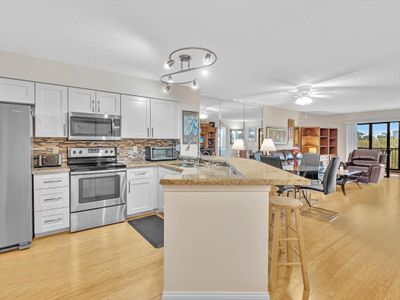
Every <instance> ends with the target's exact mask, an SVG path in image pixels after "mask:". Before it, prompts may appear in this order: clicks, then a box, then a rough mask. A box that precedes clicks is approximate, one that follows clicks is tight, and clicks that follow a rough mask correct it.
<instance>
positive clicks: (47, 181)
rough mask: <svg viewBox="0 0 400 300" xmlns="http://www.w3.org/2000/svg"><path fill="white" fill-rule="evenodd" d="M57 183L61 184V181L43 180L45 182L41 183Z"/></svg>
mask: <svg viewBox="0 0 400 300" xmlns="http://www.w3.org/2000/svg"><path fill="white" fill-rule="evenodd" d="M57 182H62V180H61V179H58V180H45V181H43V183H57Z"/></svg>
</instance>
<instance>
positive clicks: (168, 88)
mask: <svg viewBox="0 0 400 300" xmlns="http://www.w3.org/2000/svg"><path fill="white" fill-rule="evenodd" d="M170 90H171V86H170V85H169V84H167V85H166V86H165V88H164V91H165V92H166V93H168V92H169V91H170Z"/></svg>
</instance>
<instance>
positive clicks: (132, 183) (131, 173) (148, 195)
mask: <svg viewBox="0 0 400 300" xmlns="http://www.w3.org/2000/svg"><path fill="white" fill-rule="evenodd" d="M156 178H157V168H153V167H151V168H139V169H131V170H128V198H127V211H128V215H134V214H138V213H143V212H147V211H152V210H155V209H157V185H156V180H155V179H156Z"/></svg>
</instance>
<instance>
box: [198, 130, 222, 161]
mask: <svg viewBox="0 0 400 300" xmlns="http://www.w3.org/2000/svg"><path fill="white" fill-rule="evenodd" d="M200 128H201V132H200V150H201V151H209V152H210V154H211V155H215V154H216V151H217V144H218V141H217V139H218V135H217V128H216V127H215V126H214V124H213V123H201V124H200Z"/></svg>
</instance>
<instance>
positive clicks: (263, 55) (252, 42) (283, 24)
mask: <svg viewBox="0 0 400 300" xmlns="http://www.w3.org/2000/svg"><path fill="white" fill-rule="evenodd" d="M399 11H400V1H398V0H279V1H262V0H250V1H243V0H230V1H223V0H202V1H195V0H168V1H165V0H158V1H155V0H142V1H139V0H136V1H134V0H132V1H128V0H126V1H124V0H113V1H110V0H92V1H90V0H79V1H78V0H70V1H66V0H19V1H15V0H1V1H0V50H3V51H9V52H16V53H21V54H26V55H31V56H36V57H42V58H48V59H52V60H57V61H62V62H67V63H72V64H78V65H85V66H89V67H93V68H97V69H103V70H109V71H112V72H117V73H123V74H130V75H135V76H140V77H145V78H151V79H155V80H158V79H159V77H160V75H162V74H163V72H165V70H164V69H163V63H164V61H165V59H166V57H167V55H168V54H169V52H170V51H172V50H174V49H176V48H179V47H184V46H204V47H209V48H210V49H212V50H214V51H215V52H216V53H217V55H218V62H217V64H216V65H215V66H213V67H212V70H211V72H210V74H209V76H208V78H199V85H200V87H201V92H202V93H204V94H206V95H209V96H212V97H218V98H224V99H242V100H244V101H249V102H255V103H260V104H265V105H272V106H277V107H286V108H291V109H300V110H307V111H309V112H316V113H321V114H326V113H342V112H354V111H369V110H382V109H392V108H400V38H399V36H400V18H399V16H398V15H399ZM304 84H313V86H314V87H315V91H316V92H317V93H321V94H323V95H326V96H327V98H316V99H315V102H314V103H313V104H312V105H310V106H307V107H305V108H304V107H299V106H294V105H293V101H294V97H293V95H292V94H290V93H288V92H287V91H288V90H289V91H290V90H293V89H294V88H295V87H296V86H299V85H304ZM279 91H280V92H279Z"/></svg>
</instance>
